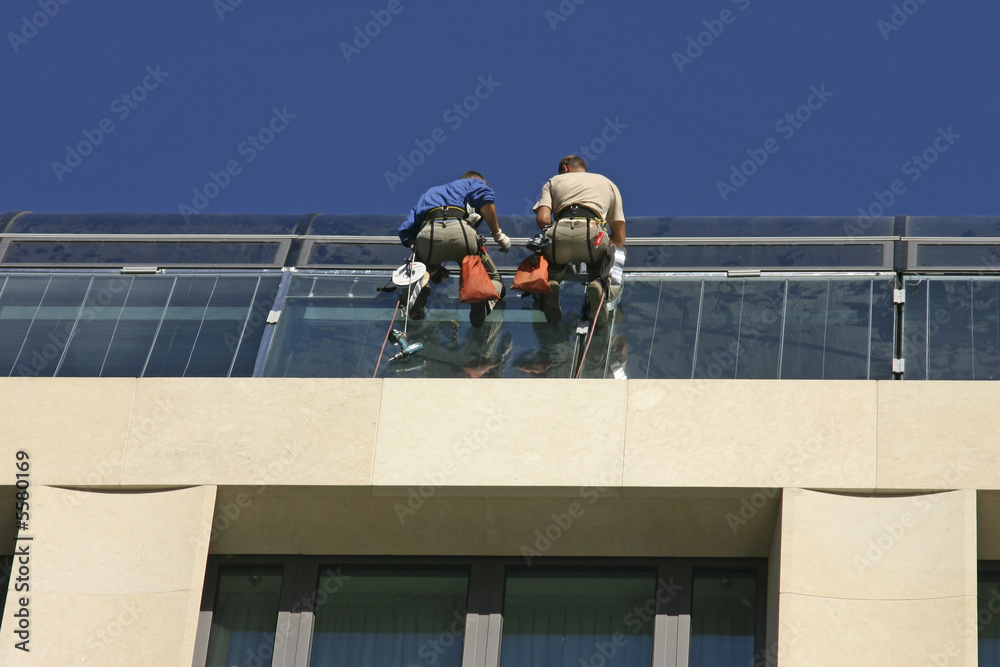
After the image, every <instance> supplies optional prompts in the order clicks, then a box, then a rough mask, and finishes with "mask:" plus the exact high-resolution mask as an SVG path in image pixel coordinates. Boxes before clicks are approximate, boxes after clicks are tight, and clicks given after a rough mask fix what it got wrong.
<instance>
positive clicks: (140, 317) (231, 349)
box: [0, 272, 280, 377]
mask: <svg viewBox="0 0 1000 667" xmlns="http://www.w3.org/2000/svg"><path fill="white" fill-rule="evenodd" d="M279 280H280V277H279V276H278V274H277V273H276V272H275V273H271V274H251V275H247V274H240V273H232V274H227V275H222V274H215V275H213V274H209V273H198V274H191V275H185V274H167V275H150V276H128V275H118V274H113V273H98V274H93V275H87V274H78V273H53V274H24V273H19V274H13V273H12V274H10V275H6V276H0V375H16V376H31V377H37V376H53V375H56V376H60V377H152V376H159V377H168V376H177V377H181V376H185V377H227V376H249V375H251V374H252V373H253V367H254V361H255V359H256V356H257V351H258V347H259V345H260V340H261V337H262V336H263V333H264V326H265V321H266V317H267V313H268V311H269V310H270V308H271V304H272V303H273V301H274V295H275V292H276V291H277V287H278V282H279Z"/></svg>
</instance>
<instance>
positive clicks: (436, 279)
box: [431, 266, 451, 285]
mask: <svg viewBox="0 0 1000 667" xmlns="http://www.w3.org/2000/svg"><path fill="white" fill-rule="evenodd" d="M450 275H451V271H449V270H448V269H446V268H445V267H443V266H439V267H437V268H436V269H434V272H433V273H431V282H432V283H434V284H435V285H438V284H440V283H441V281H442V280H444V279H445V278H447V277H448V276H450Z"/></svg>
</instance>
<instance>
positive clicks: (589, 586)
mask: <svg viewBox="0 0 1000 667" xmlns="http://www.w3.org/2000/svg"><path fill="white" fill-rule="evenodd" d="M655 589H656V578H655V575H654V573H644V572H635V571H632V572H609V571H607V570H593V571H577V572H566V571H562V572H555V571H552V572H546V571H544V570H535V571H523V572H511V573H508V575H507V587H506V592H505V595H504V611H503V637H502V639H501V645H500V666H501V667H534V666H538V667H579V665H581V664H582V665H594V664H601V665H606V666H607V667H625V666H629V667H631V666H632V665H636V666H639V665H642V666H644V667H648V666H649V664H650V663H651V661H652V651H653V614H651V613H648V614H647V613H643V612H642V611H641V610H643V609H649V608H650V607H653V606H654V605H655V602H654V596H655V593H656V590H655ZM637 608H638V609H639V610H640V611H639V612H638V613H637V612H636V609H637Z"/></svg>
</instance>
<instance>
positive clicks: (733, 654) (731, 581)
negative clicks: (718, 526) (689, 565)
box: [690, 572, 757, 667]
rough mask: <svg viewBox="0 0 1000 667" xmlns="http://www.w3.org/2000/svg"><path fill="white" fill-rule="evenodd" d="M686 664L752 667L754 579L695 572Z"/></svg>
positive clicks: (754, 632) (714, 666) (754, 625)
mask: <svg viewBox="0 0 1000 667" xmlns="http://www.w3.org/2000/svg"><path fill="white" fill-rule="evenodd" d="M692 594H693V599H692V608H691V661H690V667H753V664H754V663H753V659H754V640H755V637H756V618H757V616H756V614H757V604H756V597H757V578H756V577H755V576H754V575H753V574H751V573H736V572H729V573H721V574H709V573H704V574H700V573H697V572H696V573H695V576H694V585H693V593H692Z"/></svg>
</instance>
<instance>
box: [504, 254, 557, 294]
mask: <svg viewBox="0 0 1000 667" xmlns="http://www.w3.org/2000/svg"><path fill="white" fill-rule="evenodd" d="M510 287H511V289H517V290H521V291H522V292H528V293H529V294H548V293H549V292H551V291H552V288H551V287H549V260H547V259H545V257H543V256H542V255H531V256H530V257H527V258H525V259H524V261H522V262H521V263H520V264H519V265H518V266H517V273H515V274H514V284H513V285H511V286H510Z"/></svg>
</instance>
